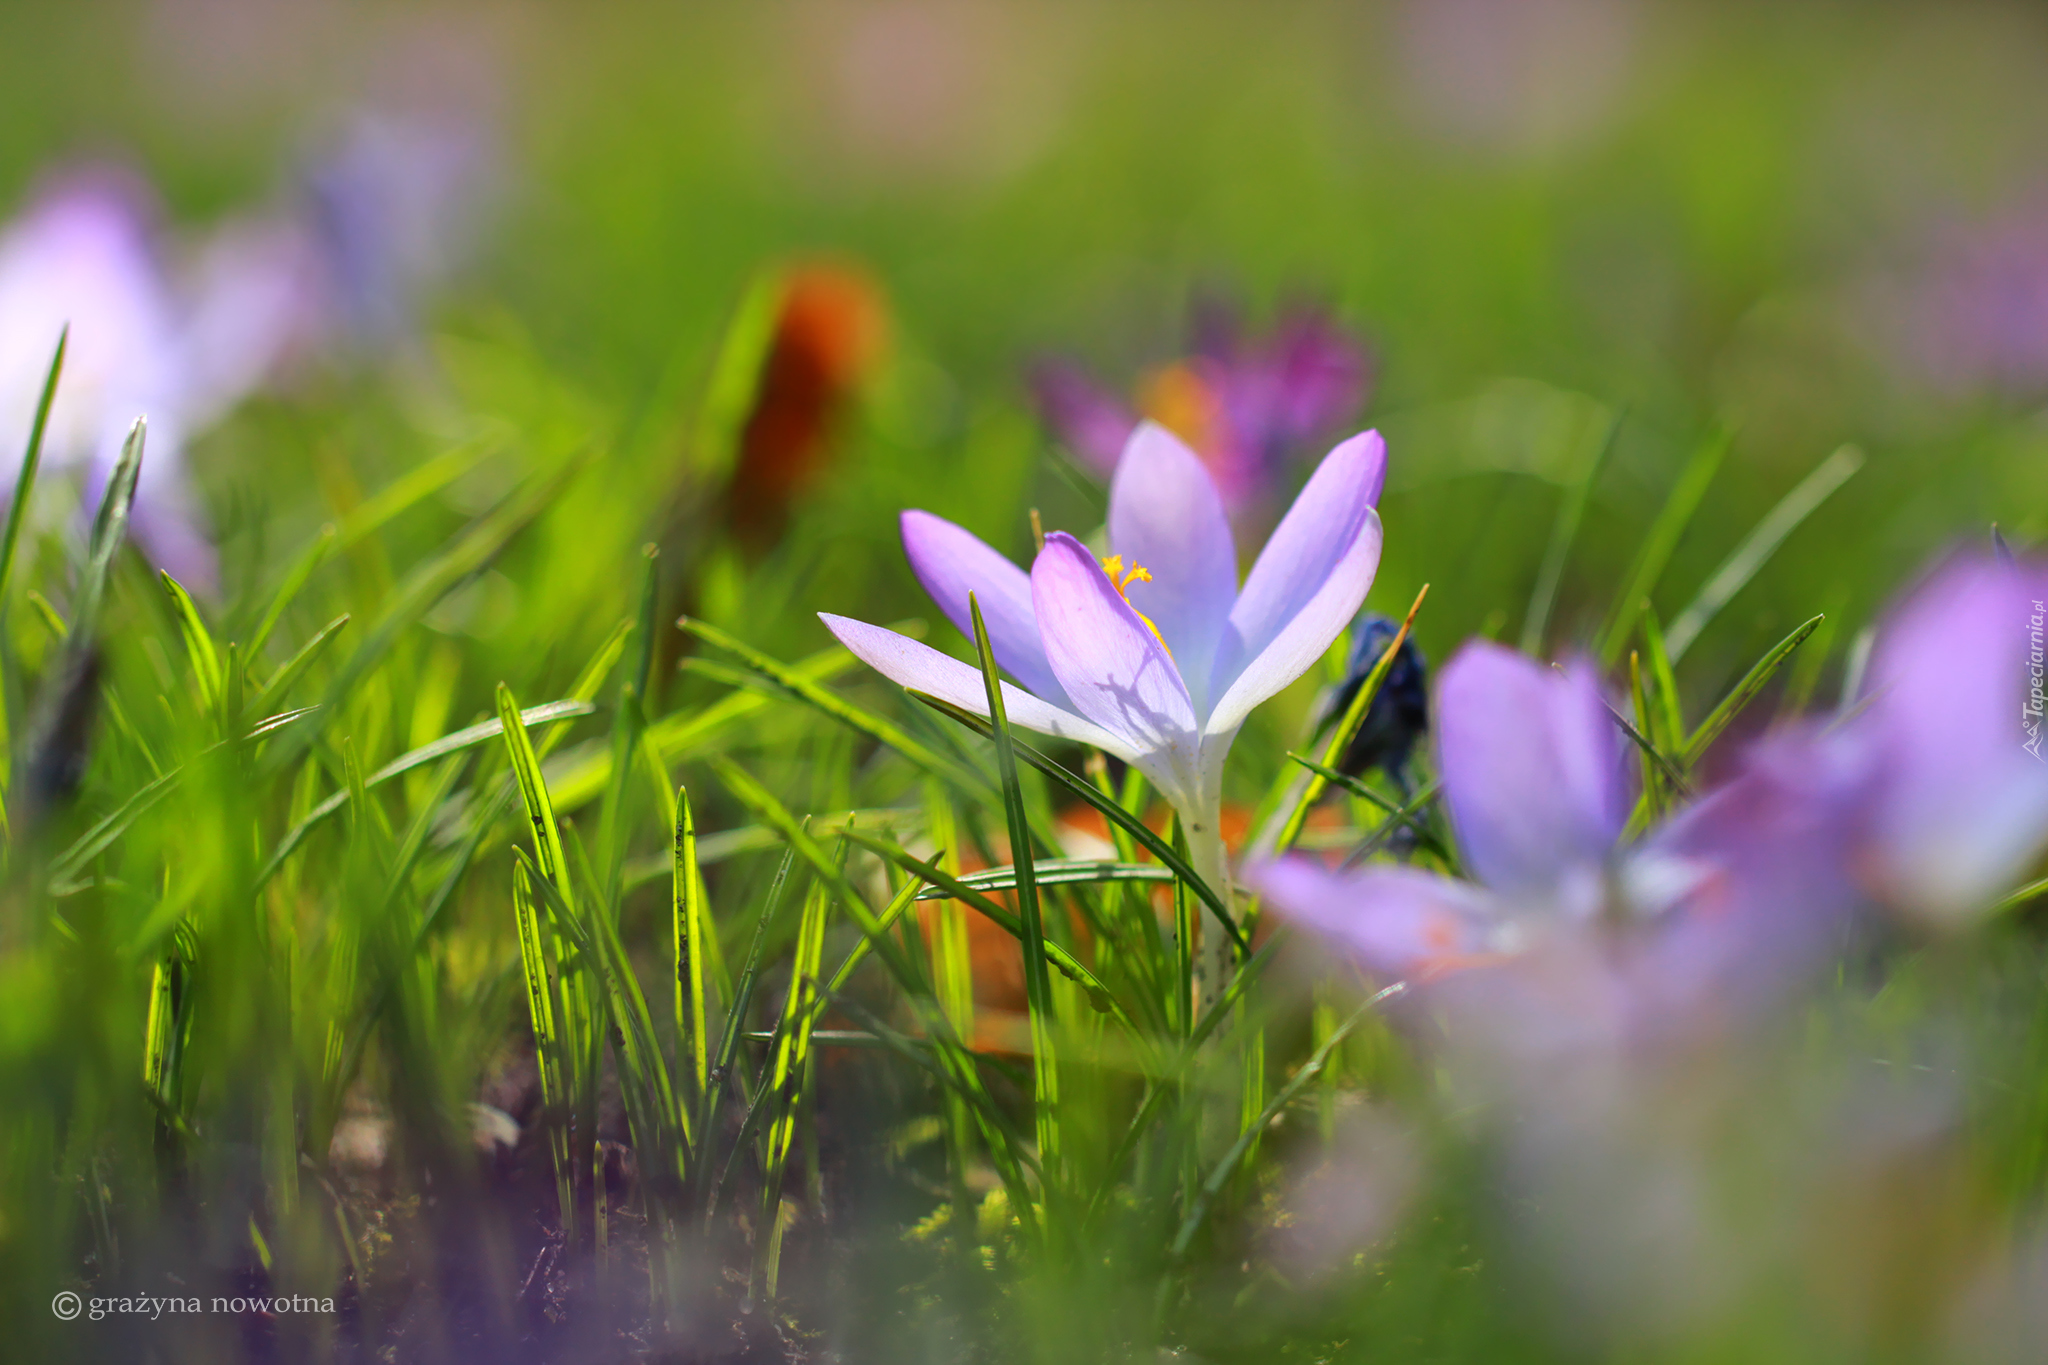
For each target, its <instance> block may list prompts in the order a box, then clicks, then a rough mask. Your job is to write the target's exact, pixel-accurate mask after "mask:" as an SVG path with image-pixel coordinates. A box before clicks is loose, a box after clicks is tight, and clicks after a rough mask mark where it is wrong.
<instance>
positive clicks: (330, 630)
mask: <svg viewBox="0 0 2048 1365" xmlns="http://www.w3.org/2000/svg"><path fill="white" fill-rule="evenodd" d="M348 622H349V615H348V613H347V612H343V613H342V614H341V615H339V616H337V617H335V618H334V619H333V620H332V621H329V622H328V623H327V624H326V625H324V626H322V627H321V628H320V630H319V631H318V633H316V634H315V635H314V636H313V638H312V639H310V640H308V641H306V643H305V644H303V645H301V646H300V647H299V652H298V653H296V654H294V655H292V657H291V658H289V659H287V660H285V664H284V667H282V668H280V669H278V670H277V672H276V674H275V675H273V676H272V678H271V679H270V681H269V682H267V683H265V684H264V685H263V690H262V691H261V692H258V693H257V694H256V701H255V703H254V704H253V705H252V706H251V707H250V708H249V709H250V710H251V711H252V712H254V713H255V714H256V715H259V716H265V715H269V714H270V712H271V711H273V710H274V709H276V706H277V703H279V702H280V701H283V700H284V698H285V694H286V693H288V692H289V691H291V687H292V684H293V683H295V682H297V681H298V680H299V679H300V678H301V677H303V676H304V675H305V672H306V670H307V669H309V668H311V667H312V666H313V662H314V660H316V659H318V658H319V657H320V656H321V654H322V653H324V652H325V651H326V649H327V646H328V645H329V644H331V643H333V641H334V637H335V636H336V635H338V634H340V633H341V628H342V627H343V626H345V625H347V624H348Z"/></svg>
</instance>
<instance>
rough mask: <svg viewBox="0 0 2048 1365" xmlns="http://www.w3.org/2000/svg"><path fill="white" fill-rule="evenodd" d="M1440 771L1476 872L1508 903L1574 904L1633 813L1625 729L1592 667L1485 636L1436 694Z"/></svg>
mask: <svg viewBox="0 0 2048 1365" xmlns="http://www.w3.org/2000/svg"><path fill="white" fill-rule="evenodd" d="M1436 730H1437V749H1438V769H1439V771H1440V772H1441V773H1442V774H1443V783H1444V797H1445V799H1446V801H1448V802H1449V805H1450V812H1451V824H1452V826H1453V827H1454V828H1455V829H1456V830H1457V834H1458V842H1459V845H1460V847H1461V848H1462V849H1463V850H1464V854H1465V865H1466V867H1467V868H1468V869H1470V870H1471V872H1472V874H1473V875H1474V876H1475V877H1477V878H1478V879H1479V880H1480V881H1482V882H1484V883H1486V885H1488V886H1490V887H1492V888H1493V889H1494V890H1496V891H1498V892H1500V893H1501V894H1502V895H1504V896H1510V897H1521V896H1531V897H1537V898H1542V899H1552V900H1554V899H1556V898H1558V897H1559V896H1560V895H1561V894H1563V893H1571V894H1572V895H1573V896H1574V897H1575V898H1576V897H1577V896H1578V894H1579V893H1580V892H1581V891H1582V890H1583V889H1584V887H1583V883H1584V882H1585V881H1586V875H1587V872H1588V870H1589V869H1590V871H1591V873H1592V875H1593V878H1594V881H1593V885H1594V888H1595V890H1597V875H1598V870H1599V868H1600V865H1601V863H1602V861H1603V860H1604V859H1605V858H1606V856H1607V853H1608V850H1609V849H1611V848H1612V847H1613V846H1614V841H1615V839H1616V837H1617V836H1619V835H1620V833H1621V828H1622V825H1623V823H1624V822H1625V821H1626V819H1627V816H1628V808H1627V804H1626V800H1627V797H1626V792H1625V789H1624V786H1623V778H1624V769H1623V766H1622V753H1621V748H1620V742H1619V733H1620V732H1619V730H1618V729H1617V728H1616V726H1615V723H1614V719H1613V717H1611V716H1610V715H1608V714H1607V708H1606V707H1605V706H1604V705H1603V704H1602V702H1601V698H1600V680H1599V678H1598V676H1597V675H1596V674H1595V673H1594V671H1593V669H1592V667H1591V666H1590V665H1588V664H1585V663H1578V664H1574V665H1573V666H1572V667H1571V668H1570V669H1568V670H1566V671H1565V672H1562V673H1560V672H1557V671H1556V670H1554V669H1550V668H1546V667H1544V666H1543V665H1542V664H1539V663H1536V662H1535V661H1534V660H1531V659H1528V658H1525V657H1523V656H1522V655H1520V654H1517V653H1515V652H1514V651H1513V650H1511V649H1506V648H1503V647H1502V646H1500V645H1496V644H1492V643H1489V642H1487V641H1485V640H1475V641H1473V642H1472V643H1470V644H1468V645H1466V646H1465V647H1464V648H1463V649H1461V650H1460V651H1458V653H1457V655H1456V656H1455V657H1453V658H1452V660H1451V661H1450V663H1448V664H1446V665H1445V666H1444V670H1443V674H1442V681H1441V682H1440V683H1439V685H1438V688H1437V714H1436Z"/></svg>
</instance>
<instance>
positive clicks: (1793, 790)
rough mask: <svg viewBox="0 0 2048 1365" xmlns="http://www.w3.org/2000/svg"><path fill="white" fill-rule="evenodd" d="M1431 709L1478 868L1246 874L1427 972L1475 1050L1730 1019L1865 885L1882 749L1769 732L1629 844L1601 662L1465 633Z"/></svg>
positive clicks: (1824, 937)
mask: <svg viewBox="0 0 2048 1365" xmlns="http://www.w3.org/2000/svg"><path fill="white" fill-rule="evenodd" d="M1435 714H1436V728H1437V768H1438V772H1439V774H1440V776H1441V778H1442V781H1443V790H1444V802H1445V805H1446V807H1447V809H1448V811H1449V814H1450V820H1451V827H1452V829H1453V831H1454V832H1455V834H1456V836H1457V842H1458V847H1459V850H1460V852H1461V853H1462V855H1463V861H1464V866H1465V869H1466V871H1467V872H1469V873H1470V874H1471V876H1472V877H1473V879H1474V880H1473V881H1469V882H1468V881H1463V880H1458V879H1454V878H1451V877H1446V876H1440V875H1437V874H1434V873H1429V872H1424V871H1421V870H1419V869H1414V868H1407V867H1386V866H1377V867H1366V868H1363V869H1360V870H1357V871H1352V872H1333V871H1331V870H1329V869H1327V868H1325V867H1324V866H1322V865H1321V864H1319V863H1317V862H1315V861H1313V860H1311V859H1308V858H1306V857H1301V856H1294V857H1289V858H1285V859H1281V860H1278V861H1276V862H1269V863H1266V864H1263V865H1261V866H1257V867H1255V868H1253V869H1251V870H1250V872H1249V873H1248V880H1250V881H1251V883H1252V884H1253V885H1254V886H1256V887H1257V888H1258V889H1259V891H1260V892H1261V893H1262V894H1263V895H1264V896H1265V897H1266V901H1267V904H1268V905H1270V906H1271V907H1272V908H1273V909H1274V910H1275V911H1276V912H1278V913H1279V914H1281V915H1282V916H1283V917H1285V918H1288V919H1291V920H1294V921H1296V922H1297V923H1300V924H1302V925H1303V926H1304V927H1306V928H1309V929H1312V930H1314V931H1315V932H1316V933H1317V934H1319V935H1320V936H1322V937H1323V938H1325V939H1327V940H1328V941H1330V942H1331V943H1333V944H1335V945H1337V946H1339V947H1341V948H1342V949H1344V950H1345V951H1346V952H1347V953H1348V954H1349V955H1350V956H1351V957H1353V958H1354V959H1355V960H1356V961H1358V962H1359V963H1360V964H1362V965H1363V966H1365V967H1366V968H1368V969H1369V970H1371V971H1373V972H1375V973H1377V974H1379V975H1381V976H1383V977H1386V978H1389V979H1396V978H1407V979H1410V980H1412V981H1415V982H1417V983H1418V984H1422V985H1424V986H1426V988H1427V992H1428V994H1429V995H1430V997H1431V998H1432V999H1434V1000H1437V1001H1438V1002H1440V1003H1443V1004H1444V1005H1446V1007H1447V1008H1449V1009H1451V1011H1452V1013H1453V1015H1454V1016H1455V1018H1456V1020H1457V1021H1458V1027H1459V1029H1460V1031H1461V1032H1463V1033H1465V1034H1466V1035H1468V1039H1469V1040H1473V1041H1477V1042H1479V1043H1480V1044H1481V1050H1482V1051H1486V1052H1491V1051H1493V1050H1494V1049H1496V1048H1499V1049H1506V1050H1507V1051H1508V1052H1510V1053H1512V1054H1513V1055H1514V1056H1517V1057H1521V1058H1523V1059H1524V1060H1529V1059H1533V1058H1534V1057H1536V1056H1539V1055H1562V1054H1568V1053H1570V1052H1573V1051H1575V1050H1579V1049H1587V1048H1590V1049H1592V1050H1593V1051H1596V1052H1597V1051H1605V1050H1611V1049H1614V1048H1623V1049H1627V1048H1630V1047H1633V1046H1636V1045H1637V1044H1639V1043H1641V1042H1642V1041H1644V1040H1647V1039H1651V1038H1656V1037H1660V1036H1665V1035H1667V1034H1672V1033H1679V1034H1683V1033H1686V1032H1690V1031H1692V1030H1694V1029H1695V1028H1703V1029H1708V1030H1712V1029H1717V1028H1719V1027H1720V1026H1721V1025H1722V1024H1724V1023H1726V1022H1728V1021H1729V1020H1730V1019H1731V1017H1739V1016H1741V1015H1742V1014H1744V1013H1746V1012H1748V1011H1750V1010H1753V1009H1754V1008H1755V1007H1757V1006H1759V1005H1761V1004H1762V1003H1764V1002H1766V1001H1767V1000H1768V999H1770V998H1771V997H1772V996H1773V995H1774V994H1776V993H1777V992H1778V991H1779V990H1780V989H1781V988H1782V987H1783V986H1784V985H1786V984H1787V983H1789V982H1790V981H1793V980H1796V979H1797V978H1798V977H1799V976H1801V975H1802V974H1803V973H1805V972H1806V971H1808V970H1810V969H1811V968H1812V967H1813V965H1814V964H1815V963H1816V962H1817V961H1818V960H1819V957H1820V954H1821V952H1822V951H1823V950H1824V949H1825V947H1826V946H1827V945H1828V944H1829V943H1830V942H1832V941H1833V939H1834V937H1835V936H1836V935H1837V934H1838V933H1839V932H1840V930H1841V928H1842V927H1843V925H1844V923H1845V922H1846V918H1847V916H1848V915H1849V913H1850V912H1851V911H1852V910H1853V909H1854V908H1855V906H1856V905H1857V904H1858V903H1859V901H1860V893H1859V890H1858V888H1857V886H1856V884H1855V882H1854V881H1853V879H1852V877H1851V869H1850V862H1851V852H1852V849H1853V848H1854V846H1855V845H1854V840H1855V839H1856V837H1857V836H1858V834H1859V832H1860V830H1861V828H1862V825H1861V817H1862V812H1863V810H1864V808H1865V807H1866V805H1867V803H1868V795H1869V789H1870V773H1871V771H1872V764H1871V762H1870V761H1869V760H1868V758H1867V757H1866V756H1865V755H1864V754H1863V753H1862V752H1861V751H1860V749H1859V748H1858V747H1857V746H1854V745H1852V744H1850V743H1849V742H1847V741H1844V740H1839V739H1835V738H1833V737H1827V736H1817V735H1812V734H1808V733H1806V732H1800V731H1794V732H1788V733H1787V734H1784V735H1780V736H1775V737H1773V738H1772V739H1770V740H1767V741H1765V742H1764V743H1762V744H1760V745H1758V746H1756V748H1755V749H1753V750H1752V751H1751V752H1750V753H1749V754H1748V755H1747V756H1746V758H1745V761H1744V763H1743V765H1742V767H1741V769H1740V771H1739V773H1738V775H1737V776H1736V777H1735V779H1734V780H1732V781H1731V782H1729V783H1727V784H1726V785H1725V786H1723V787H1722V788H1720V789H1718V790H1717V791H1715V792H1713V793H1711V794H1709V795H1708V796H1706V797H1704V798H1703V799H1701V800H1699V801H1698V802H1697V803H1695V804H1694V805H1693V806H1692V807H1690V808H1689V809H1687V810H1685V811H1683V812H1681V813H1680V814H1679V815H1677V816H1676V817H1674V818H1673V819H1671V820H1670V821H1668V822H1667V823H1666V824H1665V825H1663V826H1662V827H1661V828H1659V829H1657V830H1655V831H1654V832H1652V833H1651V834H1650V835H1649V836H1648V837H1647V838H1645V839H1643V840H1641V841H1640V842H1637V843H1634V844H1630V845H1623V844H1622V843H1621V842H1620V837H1621V834H1622V831H1623V829H1624V826H1625V825H1626V823H1627V820H1628V814H1629V809H1630V807H1631V805H1632V804H1633V794H1632V792H1631V791H1630V789H1629V785H1628V782H1627V776H1628V771H1629V760H1630V758H1631V756H1630V755H1627V754H1625V753H1624V750H1623V742H1624V741H1623V739H1622V735H1621V731H1620V729H1619V727H1618V726H1617V724H1616V723H1615V720H1614V717H1613V716H1612V715H1610V714H1609V712H1608V709H1607V706H1606V704H1605V703H1604V702H1603V700H1602V698H1601V695H1600V685H1599V680H1598V678H1597V676H1596V675H1595V673H1594V671H1593V669H1592V668H1591V667H1590V665H1587V664H1585V663H1577V664H1574V665H1572V666H1571V667H1570V668H1568V669H1565V670H1562V671H1557V670H1552V669H1549V668H1546V667H1544V666H1543V665H1541V664H1539V663H1537V662H1535V661H1533V660H1531V659H1528V658H1526V657H1524V656H1522V655H1520V654H1517V653H1515V652H1514V651H1512V650H1509V649H1505V648H1503V647H1501V646H1499V645H1495V644H1491V643H1488V642H1485V641H1474V642H1472V643H1471V644H1468V645H1467V646H1466V647H1465V648H1464V649H1463V650H1461V651H1460V652H1459V653H1458V654H1457V655H1456V656H1455V657H1454V658H1453V659H1452V660H1451V661H1450V662H1449V663H1448V664H1447V665H1445V667H1444V669H1443V672H1442V675H1441V682H1440V685H1439V689H1438V696H1437V703H1436V713H1435ZM1486 1040H1491V1041H1490V1042H1489V1041H1486Z"/></svg>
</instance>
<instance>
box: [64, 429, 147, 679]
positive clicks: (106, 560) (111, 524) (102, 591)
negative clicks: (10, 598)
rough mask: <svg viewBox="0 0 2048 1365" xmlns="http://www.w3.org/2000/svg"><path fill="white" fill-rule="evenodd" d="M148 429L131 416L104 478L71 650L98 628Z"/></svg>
mask: <svg viewBox="0 0 2048 1365" xmlns="http://www.w3.org/2000/svg"><path fill="white" fill-rule="evenodd" d="M148 433H149V424H148V423H147V422H145V421H144V420H143V419H142V418H140V417H138V418H136V419H135V425H134V426H132V427H130V428H128V438H127V439H126V440H125V441H123V442H122V443H121V458H120V459H119V460H118V461H116V462H115V464H114V472H113V473H112V474H111V475H109V476H108V478H107V491H106V494H105V496H104V497H102V498H101V499H100V510H99V512H98V514H97V515H95V516H94V517H93V523H92V539H91V541H90V542H89V546H88V549H87V553H86V564H85V577H84V579H83V580H82V581H81V582H80V584H79V589H78V597H77V599H76V601H75V603H74V605H73V606H72V609H71V636H70V640H69V643H70V645H71V648H72V650H73V651H74V652H76V651H78V650H80V649H83V648H89V647H90V645H91V641H92V639H93V635H94V633H95V632H96V631H97V630H98V628H99V619H100V604H101V602H103V601H104V600H105V598H106V593H107V577H108V575H109V574H111V573H112V572H113V568H114V556H115V555H117V554H119V553H120V550H121V544H122V542H123V541H125V540H126V539H127V537H128V514H129V512H130V510H132V509H133V508H134V506H135V481H136V480H137V479H138V478H140V477H141V476H142V448H143V444H144V442H145V440H146V439H147V437H148Z"/></svg>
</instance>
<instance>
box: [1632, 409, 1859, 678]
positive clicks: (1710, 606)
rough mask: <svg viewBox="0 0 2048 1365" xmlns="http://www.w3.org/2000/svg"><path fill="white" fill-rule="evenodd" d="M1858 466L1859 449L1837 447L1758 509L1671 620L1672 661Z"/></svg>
mask: <svg viewBox="0 0 2048 1365" xmlns="http://www.w3.org/2000/svg"><path fill="white" fill-rule="evenodd" d="M1862 467H1863V452H1862V451H1860V450H1858V449H1856V447H1854V446H1843V447H1842V448H1841V449H1839V450H1837V451H1836V452H1835V453H1834V454H1832V455H1830V456H1828V457H1827V458H1826V459H1825V460H1822V461H1821V462H1820V464H1819V465H1817V466H1816V467H1815V468H1814V471H1813V472H1812V473H1811V474H1808V475H1807V476H1806V477H1805V478H1803V479H1801V480H1800V481H1799V483H1798V486H1796V487H1795V488H1793V490H1792V491H1791V492H1789V493H1787V494H1786V495H1785V496H1784V497H1783V498H1781V499H1780V500H1779V502H1778V505H1777V506H1775V507H1773V508H1772V509H1771V510H1770V511H1769V512H1766V513H1765V514H1764V519H1763V520H1762V521H1760V522H1758V523H1757V524H1756V526H1755V528H1754V529H1752V530H1751V531H1750V533H1749V534H1748V535H1747V536H1745V537H1744V538H1743V541H1742V543H1741V544H1740V545H1738V546H1736V547H1735V552H1734V553H1733V554H1731V555H1729V556H1728V558H1727V560H1726V561H1725V562H1723V563H1722V565H1721V567H1720V568H1719V569H1716V570H1715V571H1714V574H1713V576H1712V577H1711V578H1709V579H1708V580H1707V583H1706V586H1705V587H1703V588H1701V589H1700V592H1699V596H1698V597H1695V598H1694V599H1693V600H1692V604H1691V605H1690V606H1688V607H1686V609H1685V610H1684V611H1682V612H1680V613H1679V614H1678V616H1677V617H1676V618H1675V619H1674V620H1673V621H1672V622H1671V629H1670V631H1669V632H1668V633H1667V634H1666V635H1665V644H1666V645H1667V646H1668V647H1669V652H1670V654H1671V662H1672V663H1674V664H1675V663H1677V662H1678V661H1679V660H1681V659H1683V658H1684V657H1685V652H1686V651H1687V650H1689V649H1691V648H1692V645H1693V641H1695V640H1697V639H1699V637H1700V632H1701V631H1703V630H1705V629H1706V628H1707V625H1708V623H1709V622H1711V621H1712V620H1713V619H1714V617H1715V616H1717V615H1719V614H1720V611H1721V608H1723V607H1725V606H1727V605H1728V603H1729V601H1730V600H1731V599H1732V598H1733V597H1734V596H1735V594H1737V593H1739V592H1741V591H1742V590H1743V588H1744V587H1746V586H1747V585H1748V583H1749V580H1750V579H1752V578H1754V577H1756V573H1757V570H1759V569H1761V568H1762V567H1763V566H1764V564H1765V563H1766V562H1767V561H1768V560H1769V559H1770V557H1771V556H1772V555H1773V554H1776V553H1777V550H1778V547H1779V546H1780V545H1782V544H1784V543H1785V538H1786V537H1787V536H1789V535H1791V534H1792V533H1793V532H1794V531H1796V530H1798V529H1799V524H1800V523H1801V522H1803V521H1805V520H1806V519H1807V517H1809V516H1811V515H1812V514H1813V512H1814V511H1815V509H1817V508H1818V507H1819V506H1820V505H1821V504H1822V503H1824V502H1826V501H1827V500H1828V498H1829V497H1831V496H1832V495H1833V494H1834V491H1835V490H1836V489H1838V488H1840V487H1841V486H1842V485H1843V484H1845V483H1847V482H1848V481H1849V479H1850V477H1851V476H1853V475H1854V474H1855V473H1856V471H1857V470H1859V469H1861V468H1862Z"/></svg>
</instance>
